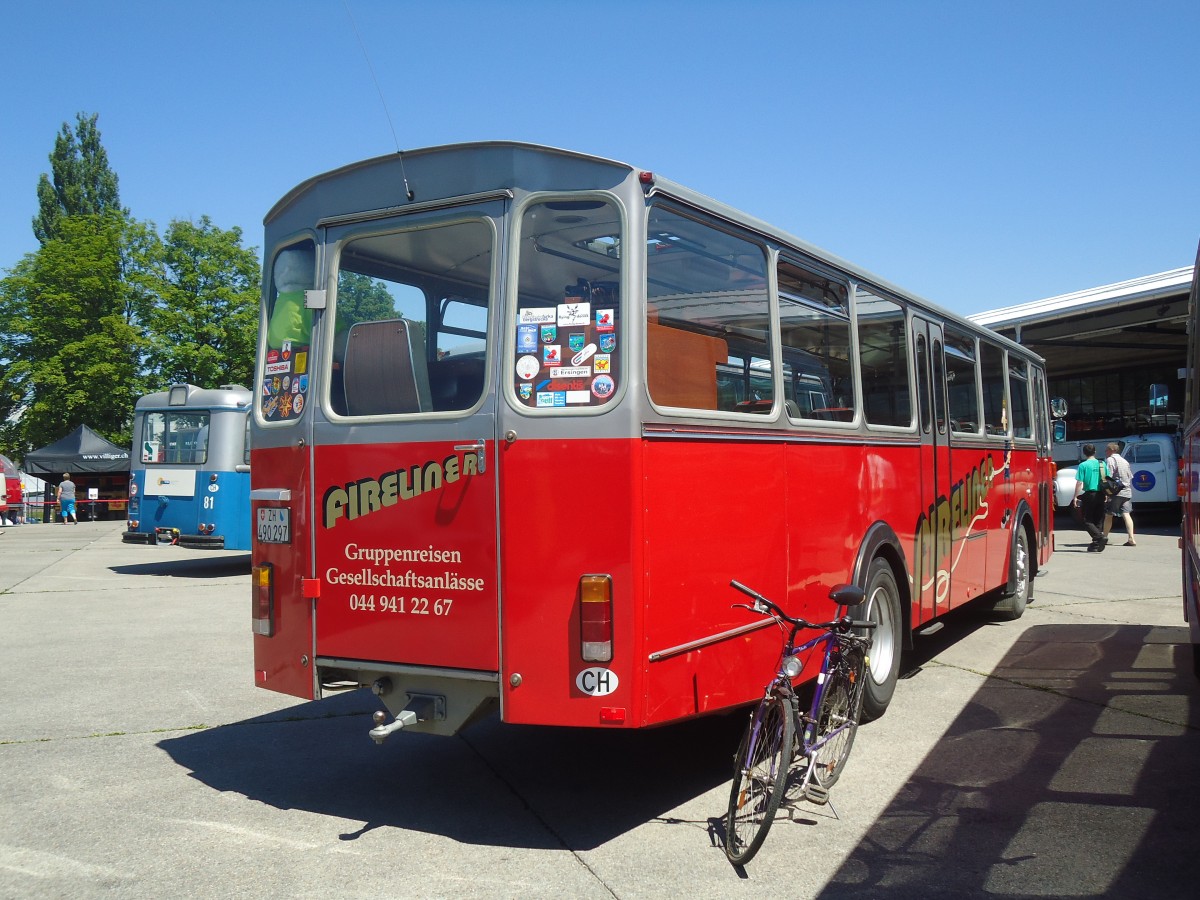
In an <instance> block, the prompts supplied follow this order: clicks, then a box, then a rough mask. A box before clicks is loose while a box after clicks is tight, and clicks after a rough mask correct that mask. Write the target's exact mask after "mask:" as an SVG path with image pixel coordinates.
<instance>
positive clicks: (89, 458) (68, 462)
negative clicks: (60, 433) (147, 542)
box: [22, 425, 129, 518]
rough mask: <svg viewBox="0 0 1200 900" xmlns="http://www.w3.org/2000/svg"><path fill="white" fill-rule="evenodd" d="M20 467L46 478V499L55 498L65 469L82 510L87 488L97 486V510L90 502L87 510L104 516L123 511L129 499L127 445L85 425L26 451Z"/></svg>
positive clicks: (85, 500)
mask: <svg viewBox="0 0 1200 900" xmlns="http://www.w3.org/2000/svg"><path fill="white" fill-rule="evenodd" d="M22 468H23V469H24V470H25V471H26V472H28V473H29V474H30V475H37V476H39V477H45V476H49V477H46V502H47V507H46V508H49V506H48V505H49V503H51V502H52V501H53V499H54V489H53V486H54V485H56V484H57V483H58V480H59V479H60V478H61V477H62V475H63V474H64V473H66V472H70V473H71V480H72V481H74V482H75V485H76V488H77V497H78V501H79V507H80V510H81V512H82V510H83V507H84V504H85V503H88V494H87V489H88V488H89V487H95V488H97V489H98V490H97V493H98V495H99V500H98V501H97V502H98V503H99V504H100V509H98V510H97V509H96V508H95V506H96V505H95V504H92V506H91V508H90V512H91V513H92V515H93V516H95V515H96V514H99V515H100V517H101V518H106V517H108V516H109V515H111V514H113V513H115V514H116V516H117V517H120V516H123V515H124V514H125V503H126V502H127V500H128V497H127V491H128V484H129V480H128V478H127V477H122V476H128V474H129V448H128V447H118V446H117V445H116V444H114V443H113V442H112V441H109V440H106V439H105V438H103V437H101V436H100V435H99V434H97V433H96V432H94V431H93V430H92V429H91V428H89V427H88V426H86V425H80V426H79V427H78V428H76V429H75V430H74V431H72V432H71V433H70V434H68V435H67V436H66V437H63V438H59V439H58V440H57V441H55V442H54V443H53V444H48V445H47V446H45V447H42V448H41V449H39V450H31V451H30V452H28V453H26V454H25V459H24V464H23V466H22Z"/></svg>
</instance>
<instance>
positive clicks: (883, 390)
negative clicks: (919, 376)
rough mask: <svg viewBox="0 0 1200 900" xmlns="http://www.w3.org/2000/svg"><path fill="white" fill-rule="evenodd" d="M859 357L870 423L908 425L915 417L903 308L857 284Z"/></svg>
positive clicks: (865, 403) (855, 301)
mask: <svg viewBox="0 0 1200 900" xmlns="http://www.w3.org/2000/svg"><path fill="white" fill-rule="evenodd" d="M854 303H855V308H856V310H857V313H858V341H859V344H858V357H859V365H860V367H861V368H862V385H863V405H864V412H865V413H866V418H867V423H868V424H870V425H896V426H903V427H908V426H911V425H912V421H913V401H912V384H911V382H910V379H909V372H908V338H907V335H906V330H905V324H904V308H903V307H902V306H901V305H900V304H899V303H897V302H895V301H894V300H888V299H886V298H883V297H880V296H878V295H877V294H875V293H873V292H872V291H871V290H869V289H867V288H865V287H863V286H862V285H859V286H858V290H857V291H856V293H855V300H854Z"/></svg>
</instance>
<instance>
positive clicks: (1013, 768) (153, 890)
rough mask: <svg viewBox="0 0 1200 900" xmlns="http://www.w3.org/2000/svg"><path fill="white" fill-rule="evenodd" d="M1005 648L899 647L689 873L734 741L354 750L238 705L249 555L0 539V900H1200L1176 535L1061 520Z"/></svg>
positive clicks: (365, 744) (1194, 704)
mask: <svg viewBox="0 0 1200 900" xmlns="http://www.w3.org/2000/svg"><path fill="white" fill-rule="evenodd" d="M1058 524H1059V525H1060V526H1061V527H1062V528H1063V530H1061V531H1059V532H1058V534H1057V552H1056V553H1055V555H1054V557H1053V558H1052V560H1051V563H1050V565H1049V567H1048V571H1047V572H1046V574H1044V575H1043V576H1041V577H1039V578H1038V579H1037V580H1036V581H1035V583H1034V601H1033V602H1032V603H1031V604H1030V606H1029V608H1028V609H1027V611H1026V613H1025V615H1024V617H1023V618H1021V619H1020V620H1018V621H1016V622H1003V623H1000V622H993V621H991V620H989V619H987V618H986V617H983V616H981V615H979V614H976V613H974V612H973V611H971V610H970V609H966V610H962V611H958V612H955V613H953V614H951V615H950V616H948V617H947V619H946V627H945V628H943V629H942V630H941V631H939V632H937V633H936V634H933V635H931V636H929V637H924V638H918V640H917V643H916V646H915V648H914V649H913V650H912V651H911V652H909V653H908V654H907V655H906V657H905V661H904V664H905V673H904V677H903V679H902V680H901V681H900V683H899V685H898V687H897V691H896V697H895V700H894V701H893V703H892V706H891V708H890V709H889V711H888V713H887V715H885V716H884V717H883V718H882V719H880V720H879V721H877V722H872V723H870V724H868V725H865V726H864V727H862V728H861V729H860V731H859V734H858V739H857V741H856V743H855V746H854V752H853V755H852V756H851V758H850V761H849V763H848V765H847V768H846V770H845V774H844V775H843V776H842V779H841V781H839V783H838V785H837V787H836V788H835V789H834V791H833V795H832V802H831V804H830V805H828V806H825V807H818V806H813V805H811V804H807V803H799V804H798V805H796V806H794V807H790V808H789V809H787V811H786V812H787V816H786V818H784V819H781V820H780V821H778V822H777V823H776V825H775V827H774V828H773V830H772V831H771V834H770V836H769V837H768V839H767V842H766V844H765V846H764V847H763V849H762V851H761V852H760V853H759V855H758V856H757V857H756V858H755V859H754V860H753V861H752V862H751V863H750V865H748V866H747V867H746V868H745V869H744V870H739V869H735V868H734V867H732V866H730V865H729V863H728V862H727V861H726V859H725V856H724V854H723V852H722V851H721V850H720V848H719V842H720V836H721V827H722V826H721V817H722V815H723V813H724V810H725V805H726V800H727V796H728V790H729V777H730V768H731V757H732V752H733V749H734V747H735V745H736V742H737V738H738V735H739V733H740V731H741V728H742V722H743V716H742V715H741V714H738V715H733V716H723V717H715V718H712V719H707V720H701V721H697V722H691V723H686V724H684V725H681V726H675V727H667V728H661V729H655V730H651V731H644V732H613V731H609V732H597V731H591V730H571V729H556V728H533V727H520V726H510V725H504V724H502V723H500V722H499V721H498V720H496V719H494V718H493V719H489V720H485V721H483V722H481V723H479V724H477V725H475V726H472V727H471V728H469V729H467V730H466V731H464V732H463V733H461V734H460V735H458V736H456V737H452V738H442V737H432V736H424V735H413V734H404V733H401V734H398V735H395V736H393V737H392V738H391V739H389V740H388V741H387V742H386V743H385V744H384V745H382V746H376V745H375V744H374V743H373V742H372V741H371V740H370V739H369V738H368V736H367V732H368V730H369V729H370V727H371V721H370V713H371V712H372V711H373V710H375V709H376V708H378V707H377V704H376V702H375V700H374V698H373V697H371V696H370V695H369V694H367V693H365V692H355V693H353V694H347V695H342V696H340V697H336V698H332V699H329V700H325V701H320V702H314V703H300V702H296V701H295V700H294V698H291V697H286V696H282V695H278V694H273V693H270V692H267V691H263V690H261V689H258V688H256V687H254V685H253V667H252V662H251V635H250V621H249V618H250V616H249V613H250V591H249V569H250V561H249V555H248V554H245V553H233V552H212V551H200V550H183V549H180V548H177V547H166V546H157V547H146V546H135V545H128V546H127V545H124V544H122V543H121V540H120V531H119V529H120V527H121V526H120V524H119V523H109V522H95V523H91V522H84V523H80V524H79V525H25V526H14V527H8V528H3V529H2V530H0V533H2V536H0V661H2V663H3V669H2V671H3V678H0V813H3V814H2V815H0V897H3V898H22V900H25V898H63V897H83V898H91V897H122V898H126V897H129V898H143V897H144V898H151V897H153V898H162V897H183V896H188V897H255V898H258V897H263V898H275V897H279V898H284V897H287V898H292V897H296V896H323V897H333V898H342V897H347V898H358V897H363V898H366V897H370V898H379V897H414V898H415V897H421V898H425V897H456V898H459V897H480V898H492V897H514V898H517V897H519V898H525V897H533V898H542V897H545V898H551V897H555V898H557V897H582V898H612V897H619V898H642V897H646V898H650V897H675V896H687V897H698V898H706V897H712V898H726V897H768V896H779V897H788V898H790V900H801V898H810V897H819V898H842V897H856V898H857V897H867V898H874V897H878V898H887V900H893V898H895V900H899V898H914V900H915V898H929V897H971V896H980V897H983V896H986V897H990V898H1018V897H1019V898H1027V897H1080V898H1083V897H1121V898H1139V897H1146V898H1176V897H1178V898H1189V900H1190V898H1194V897H1196V896H1200V853H1197V852H1196V848H1197V847H1200V818H1198V817H1197V815H1196V814H1195V812H1194V807H1195V806H1196V798H1197V797H1200V689H1198V686H1197V683H1196V680H1195V679H1194V677H1193V675H1192V659H1191V647H1190V645H1189V644H1188V643H1187V640H1188V637H1187V628H1186V626H1185V624H1184V622H1183V613H1182V603H1181V601H1180V598H1179V586H1180V564H1179V549H1178V542H1177V537H1178V528H1177V526H1173V525H1172V524H1171V523H1170V522H1165V523H1164V522H1159V523H1147V524H1146V525H1145V526H1144V527H1143V526H1141V525H1140V527H1141V533H1140V534H1139V536H1138V546H1137V547H1124V546H1121V545H1120V541H1115V542H1114V544H1113V545H1112V546H1110V548H1109V549H1108V550H1107V551H1106V552H1105V553H1102V554H1095V553H1087V552H1085V549H1086V545H1087V543H1088V541H1087V537H1086V535H1085V534H1084V533H1083V532H1082V531H1081V530H1076V529H1074V528H1073V526H1072V524H1071V522H1070V520H1064V521H1061V522H1059V523H1058Z"/></svg>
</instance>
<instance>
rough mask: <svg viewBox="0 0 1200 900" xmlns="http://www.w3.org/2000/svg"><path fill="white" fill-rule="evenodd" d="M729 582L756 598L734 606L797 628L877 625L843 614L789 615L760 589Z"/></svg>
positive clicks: (843, 628)
mask: <svg viewBox="0 0 1200 900" xmlns="http://www.w3.org/2000/svg"><path fill="white" fill-rule="evenodd" d="M729 584H730V587H734V588H737V589H738V590H739V591H741V592H742V593H743V594H745V595H746V596H748V597H751V598H752V599H753V600H754V605H753V606H747V605H746V604H745V603H735V604H733V605H734V606H740V607H742V608H743V609H749V610H751V611H753V612H756V613H758V614H759V615H763V616H766V615H770V616H773V617H775V618H777V619H782V620H783V621H785V622H787V623H789V624H790V625H794V626H795V627H796V628H818V629H822V630H825V631H849V630H850V629H851V628H868V629H869V628H874V627H875V626H876V623H875V622H871V621H869V620H863V621H860V620H857V619H851V618H850V617H849V616H842V617H841V618H840V619H834V620H833V621H832V622H810V621H808V620H807V619H800V618H796V617H794V616H789V615H788V614H787V613H785V612H784V611H783V610H782V609H781V608H780V607H779V604H778V603H775V602H774V601H773V600H768V599H767V598H766V597H764V596H763V595H762V594H760V593H759V592H758V591H756V590H754V589H753V588H748V587H746V585H744V584H742V583H741V582H739V581H730V582H729ZM834 592H835V593H836V592H837V589H836V588H835V589H834Z"/></svg>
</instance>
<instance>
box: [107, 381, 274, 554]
mask: <svg viewBox="0 0 1200 900" xmlns="http://www.w3.org/2000/svg"><path fill="white" fill-rule="evenodd" d="M251 399H252V396H251V393H250V391H249V390H248V389H247V388H244V387H241V386H240V385H234V384H224V385H221V387H219V388H216V389H213V390H206V389H204V388H198V387H196V386H195V385H191V384H176V385H172V386H171V387H170V388H168V389H167V390H165V391H159V392H157V393H154V394H147V395H146V396H145V397H142V398H141V399H140V400H138V402H137V405H136V406H135V407H134V414H133V454H132V455H131V457H130V472H129V476H130V477H129V521H128V528H127V530H126V531H125V532H124V534H123V535H122V536H121V539H122V540H124V541H125V542H127V543H145V544H175V545H178V546H180V547H192V548H200V549H210V550H249V549H250V439H249V413H250V406H251Z"/></svg>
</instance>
